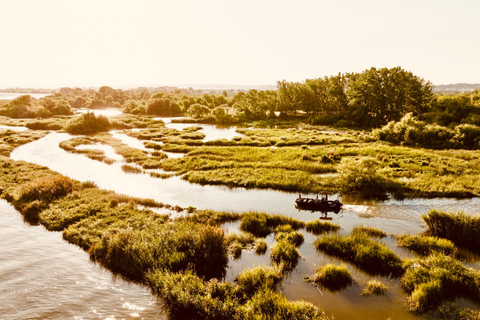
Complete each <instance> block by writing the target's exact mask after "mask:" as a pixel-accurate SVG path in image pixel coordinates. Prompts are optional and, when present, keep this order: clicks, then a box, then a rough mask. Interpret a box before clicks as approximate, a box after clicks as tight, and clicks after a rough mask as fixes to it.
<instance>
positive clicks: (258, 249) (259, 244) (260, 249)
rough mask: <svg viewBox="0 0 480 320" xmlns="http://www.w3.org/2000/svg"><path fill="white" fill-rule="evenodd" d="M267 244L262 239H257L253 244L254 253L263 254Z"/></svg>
mask: <svg viewBox="0 0 480 320" xmlns="http://www.w3.org/2000/svg"><path fill="white" fill-rule="evenodd" d="M267 249H268V245H267V242H266V241H265V240H264V239H257V240H256V245H255V253H256V254H258V255H263V254H265V253H266V252H267Z"/></svg>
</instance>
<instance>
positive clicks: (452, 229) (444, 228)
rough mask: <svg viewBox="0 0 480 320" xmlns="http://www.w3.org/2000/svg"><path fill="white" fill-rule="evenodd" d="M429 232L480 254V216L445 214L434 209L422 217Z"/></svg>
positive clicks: (461, 213) (457, 213) (458, 213)
mask: <svg viewBox="0 0 480 320" xmlns="http://www.w3.org/2000/svg"><path fill="white" fill-rule="evenodd" d="M422 219H423V221H425V223H426V224H427V227H428V232H429V233H430V234H431V235H433V236H436V237H440V238H445V239H448V240H451V241H452V242H454V243H455V244H457V245H458V246H462V247H465V248H468V249H470V250H472V251H474V252H480V237H479V236H478V235H479V234H480V216H478V215H469V214H467V213H465V212H456V213H451V212H445V211H438V210H435V209H432V210H430V211H428V213H427V214H426V215H425V214H424V215H422Z"/></svg>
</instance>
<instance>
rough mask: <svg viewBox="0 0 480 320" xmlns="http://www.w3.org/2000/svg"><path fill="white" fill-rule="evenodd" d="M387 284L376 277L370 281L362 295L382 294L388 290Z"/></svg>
mask: <svg viewBox="0 0 480 320" xmlns="http://www.w3.org/2000/svg"><path fill="white" fill-rule="evenodd" d="M387 289H388V288H387V286H386V285H385V284H383V282H381V281H378V280H376V279H372V280H370V281H368V283H367V286H366V287H365V289H363V291H362V296H369V295H372V294H374V295H377V296H378V295H382V294H385V292H386V291H387Z"/></svg>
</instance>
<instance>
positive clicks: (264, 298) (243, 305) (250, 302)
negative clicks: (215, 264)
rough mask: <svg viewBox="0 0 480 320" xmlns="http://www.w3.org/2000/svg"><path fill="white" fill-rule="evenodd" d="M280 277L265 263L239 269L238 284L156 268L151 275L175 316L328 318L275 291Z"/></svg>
mask: <svg viewBox="0 0 480 320" xmlns="http://www.w3.org/2000/svg"><path fill="white" fill-rule="evenodd" d="M280 279H281V277H280V276H279V275H278V273H277V272H276V271H275V270H273V269H271V268H262V267H257V268H253V269H250V270H245V271H243V272H242V273H240V274H239V275H238V277H237V279H236V283H237V284H236V286H233V285H231V284H229V283H228V282H225V283H221V282H218V281H217V280H216V279H212V280H210V281H208V282H207V281H204V280H202V279H200V278H199V277H197V276H196V275H195V274H192V273H190V272H184V273H168V272H167V273H165V272H160V271H157V272H155V273H150V274H149V276H148V280H149V284H150V286H151V287H152V288H153V289H152V290H153V292H154V293H156V294H157V295H159V296H161V297H163V299H164V303H165V305H166V307H167V308H166V309H167V310H168V312H169V315H170V317H171V318H174V319H175V318H181V319H229V320H230V319H251V320H255V319H299V320H300V319H316V320H321V319H327V317H326V316H325V315H324V314H323V312H322V311H321V310H320V309H319V308H317V307H315V306H313V305H312V304H310V303H307V302H303V301H298V302H290V301H288V300H287V299H286V298H285V297H284V296H282V295H281V294H280V293H278V292H276V291H275V288H276V287H277V285H278V284H279V282H280Z"/></svg>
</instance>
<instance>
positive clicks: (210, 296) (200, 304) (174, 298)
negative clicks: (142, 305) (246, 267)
mask: <svg viewBox="0 0 480 320" xmlns="http://www.w3.org/2000/svg"><path fill="white" fill-rule="evenodd" d="M147 279H148V283H149V285H150V287H151V288H152V291H153V293H154V294H156V295H158V296H160V297H162V301H163V303H164V304H165V307H166V308H165V309H166V310H167V312H168V314H169V317H170V318H171V319H215V320H240V319H242V317H241V305H240V304H239V302H238V300H237V299H236V297H235V296H234V292H233V286H232V285H230V284H229V283H228V282H226V283H219V282H218V281H216V280H211V281H208V282H205V281H203V280H202V279H201V278H199V277H198V276H197V275H195V274H194V273H192V272H191V271H184V272H179V273H173V272H164V271H161V270H157V271H155V272H151V273H149V274H148V276H147Z"/></svg>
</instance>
